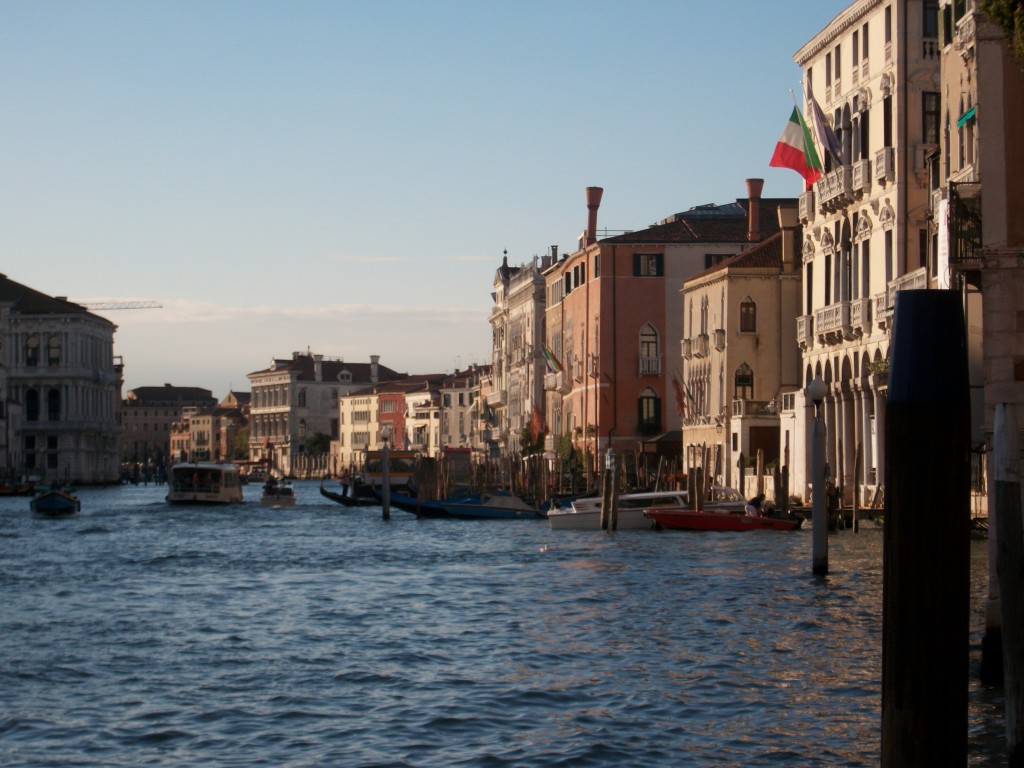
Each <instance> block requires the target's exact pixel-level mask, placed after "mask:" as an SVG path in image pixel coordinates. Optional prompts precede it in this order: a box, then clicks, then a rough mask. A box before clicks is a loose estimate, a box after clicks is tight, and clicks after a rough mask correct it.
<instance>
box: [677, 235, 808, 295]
mask: <svg viewBox="0 0 1024 768" xmlns="http://www.w3.org/2000/svg"><path fill="white" fill-rule="evenodd" d="M802 239H803V238H802V235H801V229H800V227H797V228H796V233H795V235H794V242H795V244H796V245H797V246H798V247H799V243H801V242H802ZM799 255H800V254H798V253H795V254H792V257H793V259H794V263H799ZM781 268H782V232H776V233H775V234H774V235H772V236H771V237H769V238H768V239H767V240H764V241H763V242H760V243H758V244H757V245H754V246H751V247H750V248H747V249H746V250H745V251H740V252H739V253H737V254H736V255H735V256H730V257H729V258H728V259H723V260H722V261H721V262H719V263H718V264H715V265H714V266H713V267H708V268H707V269H705V270H704V271H703V272H698V273H697V274H695V275H693V277H690V278H687V280H686V282H687V283H690V282H692V281H694V280H699V279H700V278H703V277H707V276H708V275H712V274H714V273H716V272H724V271H726V270H728V269H769V270H776V271H777V270H779V269H781Z"/></svg>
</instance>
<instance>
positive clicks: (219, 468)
mask: <svg viewBox="0 0 1024 768" xmlns="http://www.w3.org/2000/svg"><path fill="white" fill-rule="evenodd" d="M167 501H168V502H170V503H171V504H236V503H239V502H241V501H242V479H241V477H240V475H239V472H238V467H236V466H235V465H234V464H219V463H216V462H212V461H194V462H190V463H185V464H175V465H174V466H173V467H171V481H170V485H169V487H168V491H167Z"/></svg>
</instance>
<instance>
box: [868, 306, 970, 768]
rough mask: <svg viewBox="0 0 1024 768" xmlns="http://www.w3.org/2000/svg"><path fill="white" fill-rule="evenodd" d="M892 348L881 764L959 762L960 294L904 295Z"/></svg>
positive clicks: (962, 629) (966, 455) (962, 599)
mask: <svg viewBox="0 0 1024 768" xmlns="http://www.w3.org/2000/svg"><path fill="white" fill-rule="evenodd" d="M890 353H891V356H892V362H891V364H890V367H889V391H888V395H887V418H886V430H885V460H886V471H885V479H886V490H885V526H884V546H883V577H882V584H883V593H882V762H881V765H882V768H934V766H937V765H942V766H964V765H966V764H967V686H968V660H969V659H968V653H969V645H968V640H969V613H970V590H969V587H970V583H969V580H970V569H969V567H970V539H969V535H970V475H969V468H970V395H969V385H968V375H967V343H966V333H965V330H964V317H963V308H962V305H961V302H960V295H959V293H957V292H955V291H938V290H931V291H929V290H916V291H915V290H904V291H899V292H897V293H896V302H895V313H894V320H893V335H892V342H891V344H890Z"/></svg>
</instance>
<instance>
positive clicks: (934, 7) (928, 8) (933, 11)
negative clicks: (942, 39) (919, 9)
mask: <svg viewBox="0 0 1024 768" xmlns="http://www.w3.org/2000/svg"><path fill="white" fill-rule="evenodd" d="M923 26H924V37H925V39H926V40H934V39H936V38H937V37H938V36H939V3H938V0H926V2H925V4H924V22H923Z"/></svg>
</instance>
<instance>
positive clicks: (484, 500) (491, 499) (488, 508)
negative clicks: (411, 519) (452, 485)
mask: <svg viewBox="0 0 1024 768" xmlns="http://www.w3.org/2000/svg"><path fill="white" fill-rule="evenodd" d="M438 504H440V505H441V508H442V509H443V510H444V511H445V512H446V513H447V515H448V516H449V517H457V518H465V519H475V520H538V519H542V518H544V517H547V512H545V511H542V510H536V509H534V508H533V507H531V506H530V505H529V504H528V503H527V502H526V501H524V500H523V499H521V498H520V497H518V496H515V495H512V494H482V495H481V496H480V498H479V499H476V500H452V499H448V500H441V501H439V502H438Z"/></svg>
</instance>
